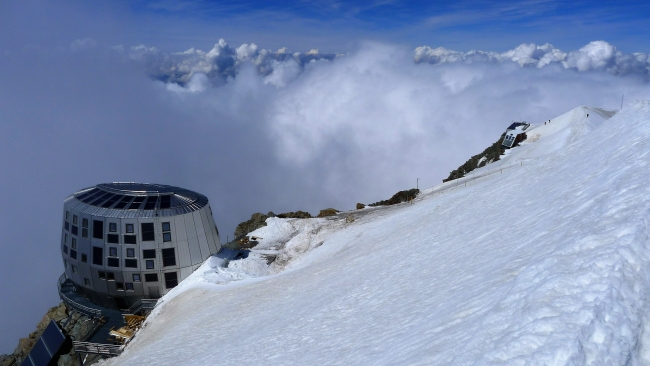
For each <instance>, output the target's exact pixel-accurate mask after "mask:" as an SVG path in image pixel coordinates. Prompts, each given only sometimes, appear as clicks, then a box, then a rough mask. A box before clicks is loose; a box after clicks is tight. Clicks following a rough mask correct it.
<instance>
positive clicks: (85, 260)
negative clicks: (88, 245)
mask: <svg viewBox="0 0 650 366" xmlns="http://www.w3.org/2000/svg"><path fill="white" fill-rule="evenodd" d="M81 262H83V263H88V256H87V255H86V254H84V253H81Z"/></svg>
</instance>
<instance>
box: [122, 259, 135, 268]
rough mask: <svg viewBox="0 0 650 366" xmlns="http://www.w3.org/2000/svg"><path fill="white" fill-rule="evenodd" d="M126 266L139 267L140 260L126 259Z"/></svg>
mask: <svg viewBox="0 0 650 366" xmlns="http://www.w3.org/2000/svg"><path fill="white" fill-rule="evenodd" d="M124 267H127V268H138V260H137V259H124Z"/></svg>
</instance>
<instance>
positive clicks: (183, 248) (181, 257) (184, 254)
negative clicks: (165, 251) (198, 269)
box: [176, 241, 192, 267]
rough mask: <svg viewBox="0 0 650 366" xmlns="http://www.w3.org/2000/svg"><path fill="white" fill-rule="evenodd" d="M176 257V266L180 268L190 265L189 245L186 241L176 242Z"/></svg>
mask: <svg viewBox="0 0 650 366" xmlns="http://www.w3.org/2000/svg"><path fill="white" fill-rule="evenodd" d="M176 256H177V257H178V264H179V265H180V266H181V267H187V266H191V265H192V258H191V257H190V248H189V243H188V242H187V241H177V242H176Z"/></svg>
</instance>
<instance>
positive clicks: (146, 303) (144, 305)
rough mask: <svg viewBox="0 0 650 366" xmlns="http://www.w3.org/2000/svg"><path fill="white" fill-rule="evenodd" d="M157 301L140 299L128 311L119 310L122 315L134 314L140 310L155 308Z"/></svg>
mask: <svg viewBox="0 0 650 366" xmlns="http://www.w3.org/2000/svg"><path fill="white" fill-rule="evenodd" d="M157 303H158V299H140V300H138V301H137V302H136V303H135V304H133V305H131V307H130V308H128V309H120V312H122V313H123V314H135V313H138V312H139V311H141V310H152V309H153V308H155V307H156V304H157Z"/></svg>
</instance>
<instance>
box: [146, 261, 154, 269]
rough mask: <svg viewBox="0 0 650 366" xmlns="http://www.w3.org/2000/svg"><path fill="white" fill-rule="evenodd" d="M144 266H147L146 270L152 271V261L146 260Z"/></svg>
mask: <svg viewBox="0 0 650 366" xmlns="http://www.w3.org/2000/svg"><path fill="white" fill-rule="evenodd" d="M146 265H147V269H154V267H153V260H147V261H146Z"/></svg>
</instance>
